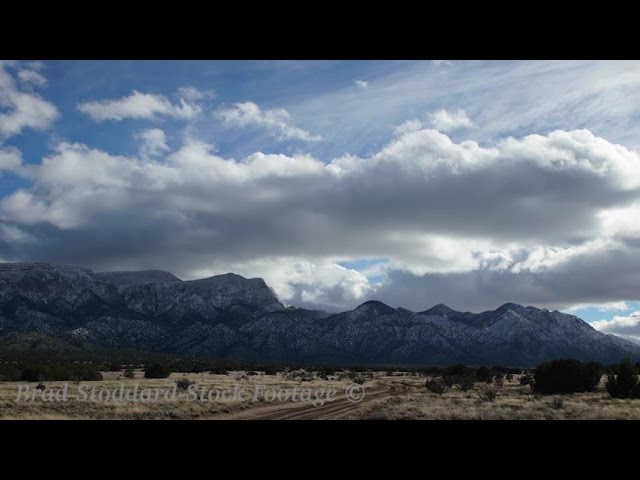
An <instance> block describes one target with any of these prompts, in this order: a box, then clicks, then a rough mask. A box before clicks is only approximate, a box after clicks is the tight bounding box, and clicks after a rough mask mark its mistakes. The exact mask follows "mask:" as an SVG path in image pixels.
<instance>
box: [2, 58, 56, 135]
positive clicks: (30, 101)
mask: <svg viewBox="0 0 640 480" xmlns="http://www.w3.org/2000/svg"><path fill="white" fill-rule="evenodd" d="M17 65H19V64H18V63H16V62H0V111H3V110H4V113H0V138H1V137H11V136H13V135H17V134H19V133H21V132H22V130H23V129H25V128H32V129H35V130H44V129H47V128H49V127H50V126H51V125H52V124H53V122H54V121H55V120H56V119H57V118H58V117H59V113H58V110H57V108H56V107H55V106H54V105H53V104H51V103H49V102H47V101H46V100H44V99H43V98H42V97H40V96H39V95H36V94H34V93H31V92H24V91H21V90H20V89H19V88H18V87H17V86H16V83H15V81H14V78H13V76H12V75H11V73H9V70H8V69H9V68H13V67H16V66H17ZM22 71H25V70H22ZM32 73H33V74H35V75H37V76H40V74H38V73H36V72H32ZM18 75H20V72H19V73H18Z"/></svg>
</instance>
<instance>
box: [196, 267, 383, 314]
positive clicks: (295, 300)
mask: <svg viewBox="0 0 640 480" xmlns="http://www.w3.org/2000/svg"><path fill="white" fill-rule="evenodd" d="M226 272H235V273H238V274H240V275H242V276H244V277H247V278H252V277H261V278H264V280H265V281H266V282H267V284H268V285H269V286H270V287H272V288H273V289H274V290H275V291H276V292H277V294H278V298H279V299H280V300H281V301H284V302H286V303H287V304H292V305H295V306H297V307H305V306H307V307H312V308H318V307H321V308H325V309H331V310H335V309H340V308H344V309H347V308H349V307H350V306H351V305H353V304H354V302H355V303H357V302H361V301H364V300H365V299H366V298H367V296H368V295H370V294H371V293H372V292H373V291H374V287H373V285H372V284H371V283H370V282H369V280H368V279H367V278H366V277H365V276H364V275H362V274H361V273H360V272H358V271H356V270H352V269H347V268H344V267H342V266H340V265H338V264H336V263H335V262H333V261H332V260H331V259H329V258H316V259H309V258H301V257H291V256H282V257H266V258H259V259H255V260H250V261H245V262H229V263H218V264H217V265H216V264H214V265H210V266H206V267H204V268H200V269H198V270H195V271H193V272H191V277H192V278H205V277H208V276H211V275H216V274H221V273H226Z"/></svg>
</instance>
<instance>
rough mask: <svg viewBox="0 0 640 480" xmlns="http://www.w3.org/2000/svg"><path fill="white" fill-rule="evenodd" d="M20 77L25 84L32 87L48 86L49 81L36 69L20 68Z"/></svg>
mask: <svg viewBox="0 0 640 480" xmlns="http://www.w3.org/2000/svg"><path fill="white" fill-rule="evenodd" d="M18 78H19V79H20V81H21V82H22V83H23V84H25V85H27V86H31V87H46V86H47V83H48V82H47V79H46V78H44V77H43V76H42V75H40V74H39V73H38V72H36V71H35V70H19V71H18Z"/></svg>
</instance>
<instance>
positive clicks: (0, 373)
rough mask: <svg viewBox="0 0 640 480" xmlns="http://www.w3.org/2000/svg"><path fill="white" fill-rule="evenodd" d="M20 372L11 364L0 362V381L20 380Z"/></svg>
mask: <svg viewBox="0 0 640 480" xmlns="http://www.w3.org/2000/svg"><path fill="white" fill-rule="evenodd" d="M21 375H22V372H20V369H19V368H18V367H17V366H15V365H12V364H0V382H17V381H19V380H20V377H21Z"/></svg>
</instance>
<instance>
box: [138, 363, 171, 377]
mask: <svg viewBox="0 0 640 480" xmlns="http://www.w3.org/2000/svg"><path fill="white" fill-rule="evenodd" d="M169 375H171V367H169V366H168V365H149V366H148V367H146V368H145V370H144V378H167V377H168V376H169Z"/></svg>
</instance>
